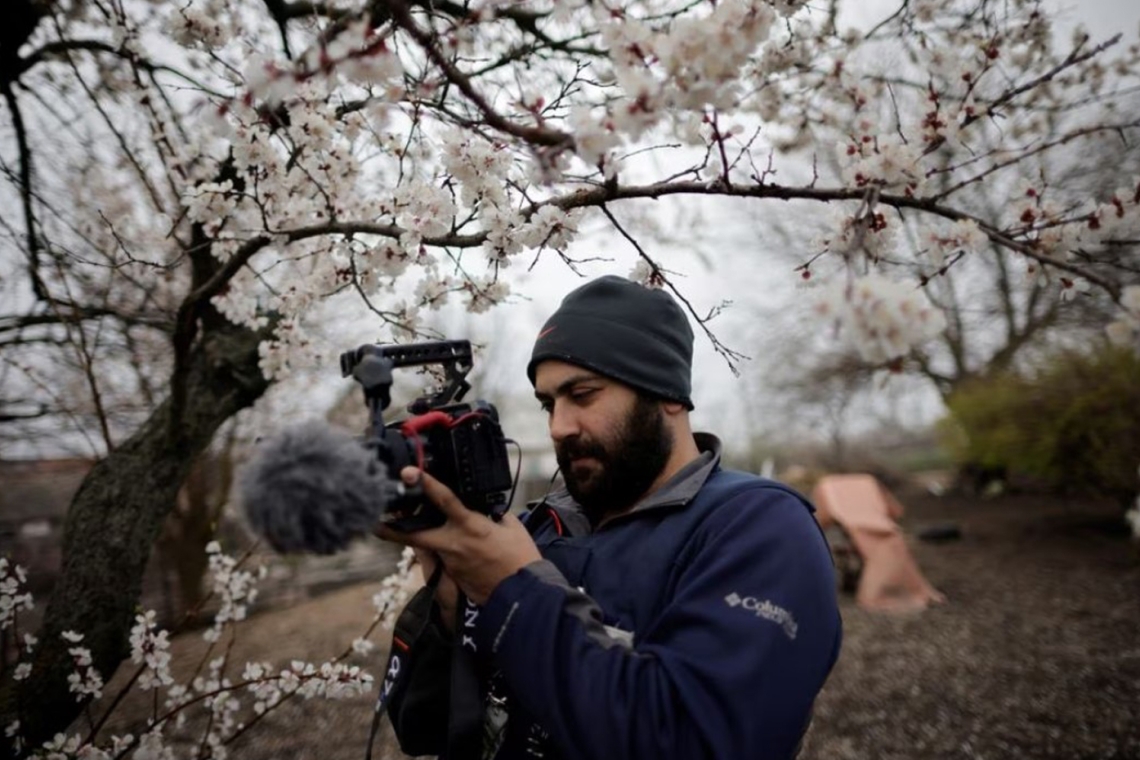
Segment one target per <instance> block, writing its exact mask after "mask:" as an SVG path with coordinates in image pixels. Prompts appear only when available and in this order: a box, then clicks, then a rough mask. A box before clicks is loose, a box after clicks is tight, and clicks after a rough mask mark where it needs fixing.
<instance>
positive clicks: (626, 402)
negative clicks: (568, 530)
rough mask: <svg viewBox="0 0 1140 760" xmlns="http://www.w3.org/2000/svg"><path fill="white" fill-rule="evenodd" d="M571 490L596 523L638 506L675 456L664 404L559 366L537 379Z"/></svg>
mask: <svg viewBox="0 0 1140 760" xmlns="http://www.w3.org/2000/svg"><path fill="white" fill-rule="evenodd" d="M535 396H536V397H537V398H538V399H539V401H540V402H541V403H542V406H543V408H544V409H545V410H546V411H547V413H548V414H549V415H550V417H549V425H550V437H551V439H552V440H553V441H554V451H555V454H556V455H557V457H558V466H559V468H561V470H562V477H563V478H564V479H565V481H566V488H567V490H569V491H570V495H571V496H573V497H574V500H575V501H577V502H578V503H579V504H581V505H582V507H583V508H584V509H585V510H586V512H587V514H588V515H589V516H590V517H591V519H593V520H595V521H596V520H597V519H598V518H600V517H601V516H603V515H605V514H607V513H610V512H617V511H621V510H624V509H626V508H628V507H630V506H632V505H633V504H634V503H635V502H636V501H637V500H638V499H639V498H640V497H641V496H642V495H643V494H644V493H645V492H646V491H647V490H648V489H649V487H650V486H651V485H653V482H654V481H655V480H656V479H657V477H658V475H660V474H661V471H662V470H663V469H664V467H665V464H666V462H668V460H669V455H670V454H671V453H672V450H673V438H672V435H671V434H670V431H669V429H668V427H667V426H666V424H665V415H664V412H663V411H662V409H661V404H660V403H659V402H657V401H655V400H653V399H651V398H647V397H644V396H641V395H639V394H638V393H637V392H636V391H635V390H633V389H632V388H630V387H629V386H627V385H624V384H622V383H619V382H617V381H615V380H611V379H609V378H607V377H604V376H602V375H598V374H596V373H594V372H591V371H589V370H586V369H583V368H581V367H578V366H575V365H573V364H567V363H565V362H560V361H554V360H550V361H545V362H543V363H541V364H540V365H538V369H537V372H536V374H535Z"/></svg>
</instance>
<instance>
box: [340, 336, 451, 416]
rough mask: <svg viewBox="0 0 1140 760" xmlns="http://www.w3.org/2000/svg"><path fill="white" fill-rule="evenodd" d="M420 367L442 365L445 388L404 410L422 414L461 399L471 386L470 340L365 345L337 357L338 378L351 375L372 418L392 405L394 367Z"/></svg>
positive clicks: (420, 399)
mask: <svg viewBox="0 0 1140 760" xmlns="http://www.w3.org/2000/svg"><path fill="white" fill-rule="evenodd" d="M424 364H440V365H442V366H443V370H444V375H445V377H446V385H445V386H444V387H443V388H442V389H441V390H440V391H439V392H437V393H435V394H433V395H431V396H424V397H422V398H418V399H416V400H415V401H414V402H412V405H411V406H410V407H409V409H408V411H410V412H411V413H412V414H422V413H424V412H426V411H429V410H431V409H437V408H439V407H442V406H446V405H447V404H450V403H454V402H456V401H460V400H462V398H463V396H464V395H465V394H466V393H467V391H469V390H471V384H470V383H468V382H467V373H468V372H470V371H471V368H472V366H473V360H472V357H471V341H467V340H436V341H426V342H424V343H409V344H406V345H397V344H387V345H375V344H365V345H363V346H360V347H359V348H357V349H356V350H355V351H345V352H344V353H342V354H341V355H340V372H341V376H342V377H349V376H352V377H353V378H354V379H355V380H356V381H357V382H358V383H360V385H361V386H363V388H364V399H365V402H366V403H367V404H368V408H369V410H371V411H372V413H373V415H374V417H375V418H377V419H378V418H379V417H380V412H382V411H383V410H384V409H387V408H388V405H389V404H390V403H391V402H392V399H391V391H392V370H393V369H395V368H396V367H416V366H420V365H424Z"/></svg>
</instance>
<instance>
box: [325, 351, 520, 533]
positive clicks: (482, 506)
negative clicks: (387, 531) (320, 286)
mask: <svg viewBox="0 0 1140 760" xmlns="http://www.w3.org/2000/svg"><path fill="white" fill-rule="evenodd" d="M429 364H438V365H441V366H442V367H443V371H444V385H443V387H442V388H440V389H439V390H438V391H437V392H435V393H432V394H428V395H425V396H421V397H419V398H417V399H415V400H414V401H413V402H412V403H411V404H410V405H409V406H408V413H409V414H410V415H411V416H409V417H407V418H406V419H403V420H398V421H396V422H392V423H388V424H385V422H384V416H383V415H384V411H385V410H386V409H387V408H388V406H389V405H390V404H391V402H392V395H391V394H392V371H393V370H394V369H396V368H397V367H415V366H423V365H429ZM473 366H474V362H473V360H472V355H471V343H470V341H466V340H442V341H427V342H422V343H409V344H405V345H397V344H366V345H363V346H360V347H359V348H357V349H355V350H353V351H346V352H344V353H342V354H341V355H340V369H341V375H342V376H343V377H352V378H353V379H354V380H356V381H357V382H358V383H360V385H361V387H362V388H363V389H364V402H365V405H366V406H367V407H368V412H369V418H370V419H369V429H368V433H367V436H366V438H365V440H364V442H363V443H364V446H365V447H367V448H370V449H373V450H374V451H375V453H376V458H377V460H379V461H380V462H382V463H383V464H384V465H385V466H386V467H387V469H388V475H389V476H390V477H391V478H392V479H393V480H395V481H396V482H397V483H399V482H400V470H401V469H403V468H404V467H407V466H415V467H419V468H421V469H422V470H424V471H425V472H427V473H428V474H430V475H432V477H434V478H436V479H437V480H439V481H440V482H442V483H443V484H444V485H446V486H447V487H448V488H450V489H451V490H452V492H454V493H455V495H456V496H458V497H459V499H460V501H462V502H463V504H464V505H466V506H467V508H468V509H471V510H474V511H477V512H481V513H483V514H485V515H488V516H489V517H491V518H492V519H495V520H497V519H499V518H500V517H501V516H502V515H503V513H504V512H505V511H506V510H507V507H508V506H509V504H508V501H509V499H508V496H507V492H508V491H510V489H511V487H512V482H513V479H512V477H511V471H510V461H509V457H508V455H507V446H506V444H507V439H506V438H505V437H504V435H503V430H502V428H501V427H500V426H499V414H498V410H496V409H495V407H494V406H493V405H492V404H489V403H487V402H486V401H481V400H480V401H475V402H474V403H472V404H464V403H460V402H461V401H462V399H463V396H464V395H466V393H467V391H469V390H470V389H471V384H470V383H468V382H467V373H468V372H470V371H471V369H472V367H473ZM380 520H381V522H383V523H385V524H387V525H389V526H390V527H392V528H393V529H395V530H400V531H403V532H412V531H416V530H424V529H426V528H433V527H436V526H439V525H442V524H443V523H444V521H445V520H446V517H445V516H444V514H443V513H442V512H440V511H439V509H438V508H436V507H435V506H434V505H433V504H431V503H430V502H428V501H427V500H426V499H425V498H424V494H423V489H422V488H421V487H420V486H418V485H417V486H404V490H403V492H402V493H401V494H400V495H399V496H398V497H397V498H395V499H393V500H391V501H390V502H389V503H388V504H386V505H385V508H384V510H383V512H382V513H381V516H380Z"/></svg>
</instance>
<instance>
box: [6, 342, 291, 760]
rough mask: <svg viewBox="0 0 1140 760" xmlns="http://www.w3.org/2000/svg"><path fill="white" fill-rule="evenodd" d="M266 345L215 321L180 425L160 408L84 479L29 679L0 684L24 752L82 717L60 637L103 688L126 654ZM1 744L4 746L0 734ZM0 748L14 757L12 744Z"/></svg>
mask: <svg viewBox="0 0 1140 760" xmlns="http://www.w3.org/2000/svg"><path fill="white" fill-rule="evenodd" d="M265 337H266V335H265V334H263V333H256V332H253V331H252V330H249V329H246V328H241V327H237V326H234V325H231V324H220V323H218V322H213V324H211V325H210V326H209V328H208V329H205V330H203V332H202V333H200V336H199V340H198V342H197V343H196V345H195V346H194V347H193V348H192V350H191V353H190V356H189V361H188V363H187V371H186V377H185V380H186V397H185V403H184V405H183V406H182V410H181V415H180V418H179V419H173V418H172V405H171V403H170V401H169V400H168V401H166V402H164V403H163V404H162V405H161V406H159V408H158V409H157V410H156V411H155V412H154V414H152V415H151V417H150V418H149V419H148V420H147V421H146V423H145V424H144V425H143V426H142V427H141V429H140V430H139V431H138V432H136V433H135V434H134V435H133V436H132V437H131V438H130V439H129V440H127V441H126V442H125V443H123V444H122V445H121V446H120V447H118V448H117V449H116V450H115V451H114V452H113V453H111V454H110V455H109V456H108V457H107V458H106V459H104V460H102V461H101V462H99V463H98V464H96V465H95V467H94V468H93V469H92V470H91V472H90V473H89V474H88V476H87V478H86V479H85V480H84V481H83V485H82V486H81V487H80V489H79V492H78V493H77V494H76V495H75V498H74V500H73V501H72V504H71V508H70V510H69V511H68V515H67V521H66V523H65V526H64V537H63V557H64V560H63V568H62V573H61V575H60V578H59V581H58V583H57V585H56V587H55V589H54V591H53V593H52V596H51V600H50V602H49V604H48V607H47V610H46V613H45V617H44V623H43V626H42V627H41V629H40V632H39V644H38V645H37V648H36V652H35V659H34V661H33V664H32V675H31V677H29V678H28V679H26V680H24V681H22V682H20V683H19V684H16V683H14V682H12V681H10V680H9V681H7V682H5V683H4V684H3V685H2V686H0V727H7V726H8V725H10V724H11V723H12V721H13V720H16V719H19V721H20V731H19V733H20V734H21V735H22V736H23V737H24V739H25V742H26V743H25V749H24V751H25V752H30V751H31V750H32V749H34V748H36V747H39V746H40V745H42V743H43V742H44V741H46V740H48V739H50V738H51V737H52V736H54V735H55V734H56V733H58V732H60V731H64V730H66V728H67V727H68V725H69V724H71V722H72V721H73V720H74V719H75V717H76V716H77V715H78V714H79V712H80V710H81V709H82V704H81V703H80V702H78V701H77V700H76V695H74V694H72V693H70V692H69V690H68V682H67V677H68V675H69V673H71V672H72V670H73V667H72V661H71V657H70V656H69V655H68V652H67V650H68V647H70V646H75V645H73V644H69V643H68V642H66V641H64V640H63V639H62V638H61V634H62V633H63V632H64V631H69V630H74V631H77V632H79V633H82V634H84V639H83V643H82V644H81V646H86V647H88V648H89V649H90V650H91V654H92V657H93V659H94V666H95V668H96V669H97V670H98V671H99V673H100V674H101V675H102V676H103V677H104V680H109V678H110V676H111V674H112V673H114V671H115V669H116V668H117V667H118V666H119V663H120V662H122V660H123V659H124V658H125V657H126V656H127V655H128V654H129V652H128V649H127V639H128V634H129V632H130V628H131V626H132V625H133V623H134V616H135V614H136V612H137V604H138V601H139V597H140V592H141V587H142V577H143V571H144V569H145V568H146V565H147V560H148V558H149V556H150V552H151V547H152V546H153V545H154V542H155V538H156V537H157V536H158V534H159V531H160V530H161V528H162V524H163V519H164V518H165V517H166V515H167V514H168V513H169V512H170V510H171V508H172V507H173V505H174V504H175V499H176V498H177V493H178V489H179V487H180V486H181V485H182V482H183V480H184V479H185V477H186V474H187V472H188V471H189V469H190V467H191V465H192V464H193V463H194V461H195V460H196V459H197V458H198V456H199V455H200V454H201V453H202V451H203V450H204V449H205V448H206V447H207V446H208V445H209V443H210V440H211V439H212V437H213V435H214V433H215V432H216V431H217V429H218V427H219V426H220V425H221V424H222V423H224V422H225V421H226V420H227V419H229V418H230V417H232V416H233V415H234V414H236V413H237V412H238V411H240V410H241V409H244V408H246V407H248V406H250V405H251V404H252V403H253V402H254V401H255V400H256V399H257V398H258V397H260V396H261V395H262V394H263V393H264V392H265V390H266V389H267V388H268V386H269V383H268V382H267V381H266V380H265V379H264V378H263V377H262V375H261V372H260V370H259V368H258V350H257V349H258V344H259V342H260V341H261V340H262V339H264V338H265ZM16 687H19V688H16ZM82 729H83V730H84V731H86V730H87V729H88V726H86V725H83V726H82ZM85 735H86V734H85ZM0 742H3V743H4V744H5V745H7V744H8V743H9V742H10V740H8V739H6V738H5V737H4V736H3V734H2V733H0ZM0 749H3V750H5V751H4V752H2V753H0V754H3V756H5V757H13V756H14V752H13V751H12V749H13V748H12V747H11V746H0Z"/></svg>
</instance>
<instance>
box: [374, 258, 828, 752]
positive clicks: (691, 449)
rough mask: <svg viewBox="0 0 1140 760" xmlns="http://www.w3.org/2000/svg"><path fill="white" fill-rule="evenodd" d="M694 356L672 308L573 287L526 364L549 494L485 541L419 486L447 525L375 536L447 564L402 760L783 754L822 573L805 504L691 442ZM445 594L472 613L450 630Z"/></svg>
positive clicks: (821, 650)
mask: <svg viewBox="0 0 1140 760" xmlns="http://www.w3.org/2000/svg"><path fill="white" fill-rule="evenodd" d="M692 348H693V333H692V330H691V328H690V327H689V323H688V320H687V319H686V317H685V314H684V312H683V311H682V310H681V309H680V307H679V306H678V305H677V303H676V302H675V301H674V300H673V298H672V297H671V296H669V295H668V294H667V293H665V292H663V291H660V290H650V289H647V288H643V287H642V286H640V285H637V284H635V283H633V282H631V281H628V280H624V279H621V278H618V277H602V278H600V279H597V280H594V281H592V282H589V283H587V284H586V285H583V286H582V287H580V288H578V289H577V290H575V291H573V292H572V293H570V294H569V295H568V296H566V298H565V299H564V300H563V302H562V305H561V307H560V308H559V309H558V310H557V311H556V312H555V313H554V315H553V316H551V317H550V319H549V320H548V321H547V323H546V324H545V326H544V327H543V328H542V330H541V331H540V332H539V335H538V339H537V341H536V342H535V345H534V351H533V353H532V356H531V360H530V364H529V365H528V367H527V373H528V375H529V377H530V379H531V382H532V383H533V384H534V389H535V396H536V397H537V398H538V400H539V402H540V403H541V404H542V407H543V408H544V409H545V410H546V412H547V414H548V415H549V427H550V436H551V439H552V441H553V443H554V447H555V452H556V454H557V458H558V464H559V468H560V469H561V472H562V477H563V479H564V481H565V490H564V491H561V492H558V493H554V494H552V495H549V496H547V497H546V498H545V499H543V500H542V502H541V503H539V504H538V505H537V506H535V507H534V508H533V509H531V510H530V511H529V513H528V514H527V515H526V517H525V518H524V519H523V520H522V521H520V520H519V519H516V518H515V517H513V516H511V515H507V516H505V517H504V518H503V519H502V520H501V521H500V522H493V521H492V520H491V519H489V518H487V517H485V516H484V515H482V514H478V513H475V512H471V511H468V510H467V509H465V508H464V507H463V505H462V504H460V503H459V501H458V499H457V498H456V497H455V495H454V494H452V493H451V492H450V491H449V490H448V489H447V488H446V487H444V486H443V485H441V484H440V483H439V482H438V481H436V480H434V479H433V478H431V477H430V476H427V475H423V476H422V479H423V486H424V489H425V492H426V494H427V496H428V498H430V499H431V500H432V501H433V502H434V503H435V504H436V505H437V506H438V507H439V508H440V509H441V510H442V511H443V512H444V513H445V514H446V515H447V517H448V521H447V523H446V524H445V525H443V526H442V527H440V528H436V529H433V530H427V531H422V532H418V533H414V534H400V533H396V532H394V531H391V530H389V529H387V528H381V529H379V534H380V535H381V536H382V537H384V538H387V539H391V540H396V541H399V542H401V543H405V544H408V545H411V546H413V547H416V549H417V553H418V555H419V556H420V557H421V560H422V561H423V562H424V563H425V574H427V575H431V574H433V572H434V571H435V569H436V567H437V562H442V575H441V576H438V577H439V578H440V582H439V586H438V588H437V590H436V592H435V600H436V602H437V606H436V609H435V612H434V613H433V622H432V623H431V624H430V625H428V626H427V628H426V629H425V633H424V635H422V636H420V638H419V640H417V642H416V644H415V647H414V649H416V650H418V651H414V652H413V655H414V656H413V657H411V658H409V664H408V667H409V669H410V670H409V673H408V674H405V677H406V678H407V679H408V684H409V685H408V686H407V688H406V689H402V690H400V694H399V696H398V697H394V698H393V701H392V702H391V703H390V704H389V715H390V716H391V718H392V722H393V725H394V726H395V728H396V733H397V737H398V738H399V739H400V741H401V746H402V747H403V748H404V749H405V751H407V752H411V753H413V754H436V753H441V754H443V755H444V756H446V757H459V756H463V757H472V758H488V759H490V758H494V759H495V760H515V758H524V757H546V758H565V759H566V760H572V759H581V760H626V759H633V758H655V759H661V758H664V759H671V758H677V759H678V760H682V759H683V760H696V759H697V758H725V759H728V760H744V759H745V758H748V759H749V760H752V759H753V758H788V757H792V756H794V755H795V754H796V752H797V751H798V747H799V744H800V741H801V739H802V737H803V733H804V731H805V730H806V729H807V724H808V722H809V718H810V715H811V708H812V703H813V701H814V699H815V696H816V694H817V693H818V692H819V690H820V688H821V687H822V686H823V683H824V681H825V679H826V678H827V675H828V673H829V672H830V670H831V667H832V665H833V664H834V663H835V660H836V657H837V656H838V653H839V644H840V637H841V625H840V619H839V613H838V609H837V605H836V597H835V588H834V585H835V581H834V572H833V568H832V564H831V559H830V555H829V552H828V549H827V545H826V543H825V542H824V539H823V537H822V535H821V533H820V531H819V528H818V526H817V525H816V523H815V520H814V518H813V517H812V514H811V507H810V505H809V504H808V503H807V502H806V501H804V499H803V498H802V497H800V496H799V495H798V494H796V493H795V492H793V491H791V490H790V489H788V488H786V487H784V486H782V485H780V484H778V483H775V482H773V481H770V480H765V479H762V478H758V477H756V476H753V475H747V474H744V473H737V472H730V471H727V470H723V469H721V467H720V443H719V441H718V440H717V439H716V438H714V437H713V436H711V435H707V434H702V433H696V434H694V433H693V432H692V430H691V429H690V427H689V411H690V410H691V409H692V407H693V404H692V402H691V400H690V398H689V395H690V374H691V364H692ZM403 477H404V478H405V480H406V481H407V482H409V483H412V482H416V481H417V479H419V478H420V477H421V475H420V473H418V472H417V471H416V470H413V469H410V468H409V469H407V470H405V471H404V473H403ZM457 589H458V591H461V592H462V593H463V595H465V596H466V597H467V598H468V599H470V600H471V601H472V602H473V603H474V604H475V605H478V606H479V607H478V609H476V608H475V607H474V606H471V607H469V608H467V609H465V610H461V611H459V612H457V611H456V608H455V607H456V604H457V594H458V591H457ZM424 598H425V599H426V597H424ZM457 615H458V617H459V618H460V620H459V623H458V625H459V626H460V628H461V630H458V632H457V633H456V634H455V639H454V641H455V642H456V649H455V650H454V651H462V650H463V648H464V646H467V645H470V646H468V647H467V648H468V649H472V650H475V651H476V654H475V655H474V664H473V665H472V666H471V667H470V670H471V673H469V674H467V675H466V676H465V675H464V668H463V667H462V666H461V665H456V663H461V662H462V660H461V659H456V658H454V657H453V658H450V659H448V657H446V656H445V655H443V654H441V652H443V651H444V650H446V648H447V647H448V646H449V645H448V644H447V641H448V640H449V638H450V634H449V633H448V629H450V630H457V629H456V628H455V624H454V623H453V621H455V620H456V616H457ZM449 651H450V650H449ZM449 663H450V665H449ZM465 684H466V686H465ZM472 684H474V686H472ZM464 688H467V689H469V690H470V689H471V688H474V689H475V692H476V693H477V697H476V698H475V700H474V703H475V706H474V708H473V707H472V704H471V702H472V700H471V699H467V700H466V704H464V700H463V699H462V698H460V697H461V696H462V690H463V689H464ZM458 713H466V717H462V716H459V715H458ZM473 714H474V716H475V718H474V723H475V725H476V730H475V731H472V729H471V723H472V715H473ZM464 722H466V724H467V727H466V728H464V727H463V725H462V724H463V723H464ZM456 736H461V737H462V736H465V737H466V738H464V739H460V740H456ZM448 737H450V739H449V738H448Z"/></svg>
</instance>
